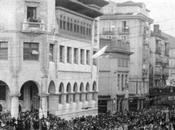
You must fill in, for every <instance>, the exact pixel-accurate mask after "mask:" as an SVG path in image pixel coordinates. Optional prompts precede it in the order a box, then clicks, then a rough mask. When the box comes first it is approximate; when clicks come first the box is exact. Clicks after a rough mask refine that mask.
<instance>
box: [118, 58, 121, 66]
mask: <svg viewBox="0 0 175 130" xmlns="http://www.w3.org/2000/svg"><path fill="white" fill-rule="evenodd" d="M118 66H119V67H120V66H121V59H118Z"/></svg>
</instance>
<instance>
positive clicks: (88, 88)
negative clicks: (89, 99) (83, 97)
mask: <svg viewBox="0 0 175 130" xmlns="http://www.w3.org/2000/svg"><path fill="white" fill-rule="evenodd" d="M89 91H90V86H89V83H87V84H86V92H89Z"/></svg>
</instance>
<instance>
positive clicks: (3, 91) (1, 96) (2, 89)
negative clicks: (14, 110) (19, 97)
mask: <svg viewBox="0 0 175 130" xmlns="http://www.w3.org/2000/svg"><path fill="white" fill-rule="evenodd" d="M9 93H10V89H9V87H8V85H7V84H6V83H5V82H3V81H0V104H1V107H2V108H1V109H2V111H3V109H6V110H10V96H9Z"/></svg>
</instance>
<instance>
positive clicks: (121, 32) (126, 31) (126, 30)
mask: <svg viewBox="0 0 175 130" xmlns="http://www.w3.org/2000/svg"><path fill="white" fill-rule="evenodd" d="M118 34H119V35H129V27H122V28H119V29H118Z"/></svg>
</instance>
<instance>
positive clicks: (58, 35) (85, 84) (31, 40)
mask: <svg viewBox="0 0 175 130" xmlns="http://www.w3.org/2000/svg"><path fill="white" fill-rule="evenodd" d="M105 4H107V2H105V1H101V0H100V1H99V0H97V1H92V0H87V1H81V0H77V1H72V0H56V1H55V0H24V1H20V0H13V1H11V0H6V1H1V2H0V10H1V11H0V16H1V20H0V34H1V35H0V66H1V70H0V73H1V75H0V81H1V82H0V106H1V108H2V109H1V110H2V111H5V110H7V111H9V112H10V113H11V115H12V117H17V116H18V113H19V111H27V110H35V109H37V110H39V112H40V116H42V115H44V116H47V112H49V113H52V114H55V115H58V116H60V117H64V118H71V117H72V116H81V115H89V114H90V115H93V114H94V115H96V114H97V92H98V82H97V66H96V65H93V60H92V55H93V51H94V46H96V47H98V20H96V19H95V18H96V17H98V16H100V15H102V13H101V12H99V10H100V8H101V7H102V6H104V5H105ZM77 8H81V9H80V10H77ZM7 10H8V11H7ZM85 10H86V11H85ZM4 14H6V15H4Z"/></svg>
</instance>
